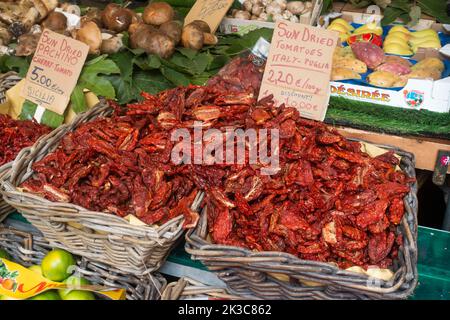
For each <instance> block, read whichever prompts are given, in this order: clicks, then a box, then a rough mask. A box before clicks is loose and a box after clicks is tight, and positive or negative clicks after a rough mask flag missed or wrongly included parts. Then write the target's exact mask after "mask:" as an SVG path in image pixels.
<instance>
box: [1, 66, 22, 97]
mask: <svg viewBox="0 0 450 320" xmlns="http://www.w3.org/2000/svg"><path fill="white" fill-rule="evenodd" d="M20 80H22V78H20V77H19V75H18V74H17V73H15V72H8V73H4V74H2V75H0V104H2V103H4V102H5V101H6V91H8V90H9V89H11V88H12V87H14V86H15V85H16V84H17V83H18V82H19V81H20Z"/></svg>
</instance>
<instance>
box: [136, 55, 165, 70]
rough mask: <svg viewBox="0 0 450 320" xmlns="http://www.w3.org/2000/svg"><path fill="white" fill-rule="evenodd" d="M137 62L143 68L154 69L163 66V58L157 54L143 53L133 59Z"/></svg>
mask: <svg viewBox="0 0 450 320" xmlns="http://www.w3.org/2000/svg"><path fill="white" fill-rule="evenodd" d="M133 63H135V64H136V65H137V66H138V67H139V68H140V69H142V70H154V69H159V67H161V60H160V58H159V57H158V56H156V55H153V54H151V55H142V56H138V57H135V58H134V59H133Z"/></svg>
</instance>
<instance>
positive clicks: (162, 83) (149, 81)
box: [133, 70, 173, 94]
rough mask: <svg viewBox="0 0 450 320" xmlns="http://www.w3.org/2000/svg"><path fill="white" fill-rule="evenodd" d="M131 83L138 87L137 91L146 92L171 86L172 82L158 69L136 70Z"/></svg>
mask: <svg viewBox="0 0 450 320" xmlns="http://www.w3.org/2000/svg"><path fill="white" fill-rule="evenodd" d="M133 85H134V87H135V88H137V89H139V93H140V92H142V91H144V92H148V93H152V94H155V93H158V92H160V91H163V90H166V89H170V88H173V84H172V83H171V82H169V81H168V80H167V79H166V78H165V77H164V76H163V75H162V74H161V72H159V71H156V70H155V71H151V72H144V71H137V72H135V74H134V77H133Z"/></svg>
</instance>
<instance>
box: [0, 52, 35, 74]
mask: <svg viewBox="0 0 450 320" xmlns="http://www.w3.org/2000/svg"><path fill="white" fill-rule="evenodd" d="M29 67H30V62H29V61H28V59H27V58H25V57H16V56H9V55H6V54H5V55H3V56H0V71H1V72H5V73H6V72H8V71H16V72H17V73H18V74H19V76H20V77H22V78H24V77H25V76H26V75H27V72H28V68H29Z"/></svg>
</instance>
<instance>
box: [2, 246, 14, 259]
mask: <svg viewBox="0 0 450 320" xmlns="http://www.w3.org/2000/svg"><path fill="white" fill-rule="evenodd" d="M0 258H3V259H6V260H12V258H11V256H10V255H9V253H8V251H6V250H5V249H0Z"/></svg>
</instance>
